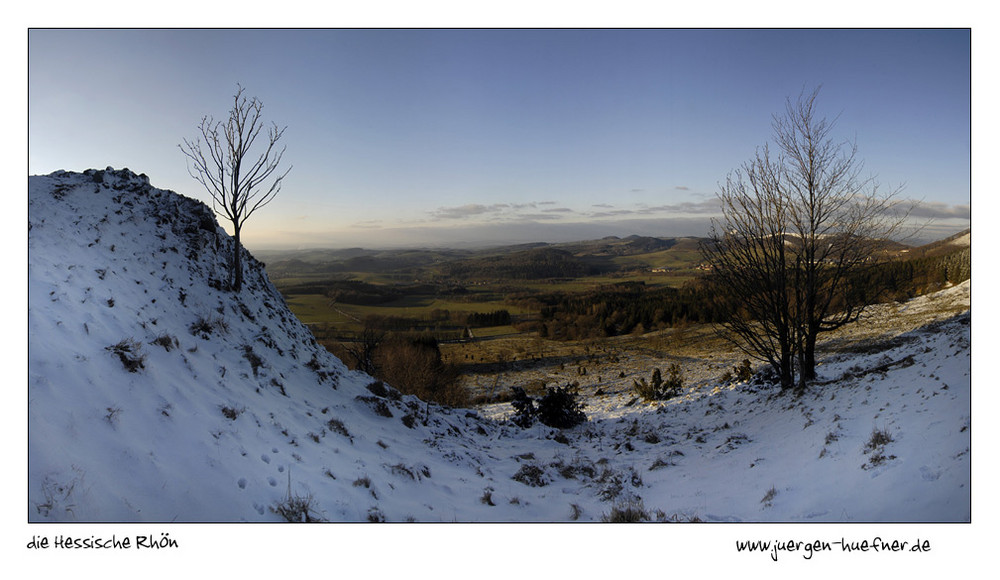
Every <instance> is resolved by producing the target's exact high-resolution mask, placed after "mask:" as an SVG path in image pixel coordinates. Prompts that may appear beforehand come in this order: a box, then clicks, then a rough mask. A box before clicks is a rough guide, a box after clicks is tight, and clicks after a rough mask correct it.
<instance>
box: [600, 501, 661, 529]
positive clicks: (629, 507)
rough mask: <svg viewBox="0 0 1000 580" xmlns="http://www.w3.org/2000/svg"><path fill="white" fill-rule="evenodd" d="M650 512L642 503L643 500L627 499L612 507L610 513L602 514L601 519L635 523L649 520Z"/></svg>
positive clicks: (616, 522)
mask: <svg viewBox="0 0 1000 580" xmlns="http://www.w3.org/2000/svg"><path fill="white" fill-rule="evenodd" d="M649 519H650V518H649V512H647V511H646V508H645V507H643V505H642V500H635V501H631V500H630V501H627V502H623V503H620V504H618V505H616V506H614V507H612V508H611V513H610V514H604V515H602V516H601V521H602V522H605V523H611V524H633V523H639V522H647V521H649Z"/></svg>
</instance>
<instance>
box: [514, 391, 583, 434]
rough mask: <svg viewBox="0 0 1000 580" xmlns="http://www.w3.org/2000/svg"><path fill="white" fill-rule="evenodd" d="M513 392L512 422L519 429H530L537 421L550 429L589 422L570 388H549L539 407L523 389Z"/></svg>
mask: <svg viewBox="0 0 1000 580" xmlns="http://www.w3.org/2000/svg"><path fill="white" fill-rule="evenodd" d="M512 391H513V392H514V399H513V400H512V401H511V403H510V404H511V406H513V407H514V417H513V418H512V419H511V421H513V423H514V424H515V425H517V426H519V427H530V426H531V424H532V423H534V422H535V419H537V420H538V421H539V422H540V423H542V424H543V425H546V426H548V427H555V428H556V429H567V428H570V427H573V426H576V425H579V424H580V423H583V422H584V421H586V420H587V415H586V414H584V412H583V405H581V404H580V402H579V401H578V400H577V394H576V393H574V392H573V391H571V390H569V387H555V388H551V387H550V388H548V389H547V390H546V393H545V395H544V396H543V397H541V398H540V399H538V401H537V405H536V401H535V400H534V399H532V398H531V397H529V396H528V395H527V393H525V392H524V389H522V388H521V387H513V388H512Z"/></svg>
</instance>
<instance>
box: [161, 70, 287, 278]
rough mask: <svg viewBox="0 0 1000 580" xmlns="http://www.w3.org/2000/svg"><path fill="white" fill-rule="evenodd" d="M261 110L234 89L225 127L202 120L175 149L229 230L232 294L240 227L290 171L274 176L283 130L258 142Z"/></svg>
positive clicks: (272, 130) (273, 129)
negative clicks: (194, 132)
mask: <svg viewBox="0 0 1000 580" xmlns="http://www.w3.org/2000/svg"><path fill="white" fill-rule="evenodd" d="M262 109H263V105H262V103H261V102H260V101H259V100H258V99H257V97H253V98H250V99H248V98H247V97H246V96H245V95H244V88H243V87H242V86H240V85H237V91H236V94H235V95H234V96H233V108H232V109H230V110H229V118H228V119H227V120H226V122H225V123H223V122H222V121H218V122H217V121H215V120H214V119H213V118H212V117H211V116H205V117H202V119H201V123H200V124H199V125H198V129H199V132H200V134H201V135H200V137H198V138H196V139H195V140H194V141H193V142H191V141H188V140H187V139H185V140H184V143H183V145H178V147H180V149H181V151H182V152H183V153H184V155H186V156H187V157H188V159H189V161H190V162H189V164H188V173H190V174H191V177H193V178H194V179H195V180H197V181H198V182H199V183H201V184H202V185H203V186H204V187H205V189H206V190H208V193H209V194H210V195H211V196H212V208H213V209H214V210H215V212H216V213H217V214H219V215H220V216H222V217H225V218H226V219H228V220H229V221H230V222H231V223H232V225H233V254H232V261H231V263H230V264H231V266H230V288H232V289H233V291H234V292H239V291H240V290H241V288H242V287H243V264H242V260H241V254H242V251H243V250H242V245H241V243H240V233H241V232H242V230H243V224H244V222H246V220H247V218H249V217H250V216H251V215H253V213H254V212H255V211H257V210H258V209H260V208H262V207H264V206H265V205H267V204H268V203H270V202H271V200H273V199H274V197H275V196H276V195H277V194H278V191H280V190H281V182H282V180H283V179H284V178H285V176H286V175H288V172H289V171H291V169H292V168H291V167H290V166H289V167H288V169H286V170H285V171H284V172H283V173H278V166H279V165H280V163H281V157H282V155H284V153H285V148H284V147H281V148H280V149H279V148H278V141H279V140H280V139H281V136H282V135H283V134H284V132H285V128H281V129H279V128H278V126H277V125H276V124H274V123H272V124H271V126H269V127H267V131H266V133H264V135H263V139H262V140H261V141H260V142H259V143H258V137H260V136H261V132H262V131H263V130H264V128H265V124H264V122H263V120H262V119H261V110H262ZM255 146H256V147H255Z"/></svg>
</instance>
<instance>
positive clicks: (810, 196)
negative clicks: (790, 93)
mask: <svg viewBox="0 0 1000 580" xmlns="http://www.w3.org/2000/svg"><path fill="white" fill-rule="evenodd" d="M818 94H819V89H818V88H817V89H816V90H814V91H813V92H812V93H810V94H806V93H803V94H801V95H800V96H799V98H798V100H797V101H795V102H792V100H791V99H788V100H787V101H786V106H785V114H784V115H782V116H779V115H775V116H774V119H773V122H772V129H773V132H774V142H775V144H776V149H777V151H778V154H777V156H774V155H772V153H771V151H770V149H769V148H768V147H767V146H765V147H762V148H760V149H758V151H757V153H756V155H755V156H754V158H753V159H752V160H750V161H748V162H746V163H744V164H743V166H742V167H741V168H740V169H739V170H737V171H735V172H733V173H732V174H730V176H729V177H728V178H727V179H726V182H725V183H724V184H723V185H722V186H721V189H720V192H719V194H718V197H719V201H720V205H721V211H722V216H721V217H720V218H719V219H716V220H713V225H712V230H711V232H710V234H709V241H708V242H707V243H706V244H705V245H704V247H703V252H704V256H705V259H706V260H707V261H708V262H709V263H710V264H712V266H713V270H712V275H711V279H712V280H713V281H714V283H715V284H714V287H715V288H716V289H717V290H718V291H720V292H722V294H723V295H724V298H725V299H727V302H728V304H729V306H730V307H731V308H732V310H733V315H732V317H731V318H730V320H729V321H727V322H725V323H723V324H722V328H723V330H724V334H725V335H726V336H727V337H728V338H730V339H731V340H732V341H733V342H734V343H736V344H737V345H738V346H739V347H740V348H741V349H743V350H744V352H746V353H747V354H748V355H750V356H753V357H754V358H756V359H758V360H762V361H764V362H767V363H769V364H770V365H771V366H772V368H773V369H774V370H775V371H776V372H777V374H778V376H779V378H780V381H781V384H782V386H783V387H791V386H793V381H794V376H795V373H794V370H795V365H796V363H797V365H798V369H799V373H798V379H799V382H798V386H799V387H804V386H805V384H806V381H808V380H811V379H813V378H815V376H816V339H817V336H818V335H819V333H821V332H825V331H829V330H834V329H836V328H839V327H841V326H843V325H844V324H847V323H849V322H853V321H856V320H857V319H858V317H859V316H860V315H861V313H862V312H863V311H864V309H865V308H866V307H867V306H869V305H871V304H873V303H874V302H875V301H876V300H877V299H878V298H879V297H880V294H881V293H882V292H883V291H884V290H885V289H884V288H879V287H877V285H876V284H875V283H874V282H873V281H872V280H871V279H869V276H867V272H868V270H869V269H870V268H874V267H876V266H877V265H878V263H879V262H880V261H882V256H883V255H884V252H883V251H884V247H885V243H886V241H887V240H888V239H890V238H892V237H896V236H898V235H900V234H901V230H902V228H903V225H904V222H905V220H906V219H907V217H908V216H909V214H910V212H911V210H912V207H904V204H903V203H902V202H901V201H899V200H898V199H897V196H898V194H899V191H900V190H899V189H897V190H894V191H890V192H888V193H883V192H882V191H881V189H880V186H879V184H878V182H877V181H876V180H875V178H873V177H864V176H862V170H863V163H862V162H860V161H859V160H858V158H857V146H856V145H855V144H854V143H853V142H843V141H836V140H834V139H833V137H832V130H833V128H834V125H835V123H834V122H830V121H827V120H826V119H825V118H817V116H816V109H815V103H816V99H817V96H818Z"/></svg>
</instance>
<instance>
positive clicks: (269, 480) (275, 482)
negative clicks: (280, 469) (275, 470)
mask: <svg viewBox="0 0 1000 580" xmlns="http://www.w3.org/2000/svg"><path fill="white" fill-rule="evenodd" d="M267 483H268V485H270V486H271V487H277V486H278V480H277V479H274V478H273V477H269V478H267Z"/></svg>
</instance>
